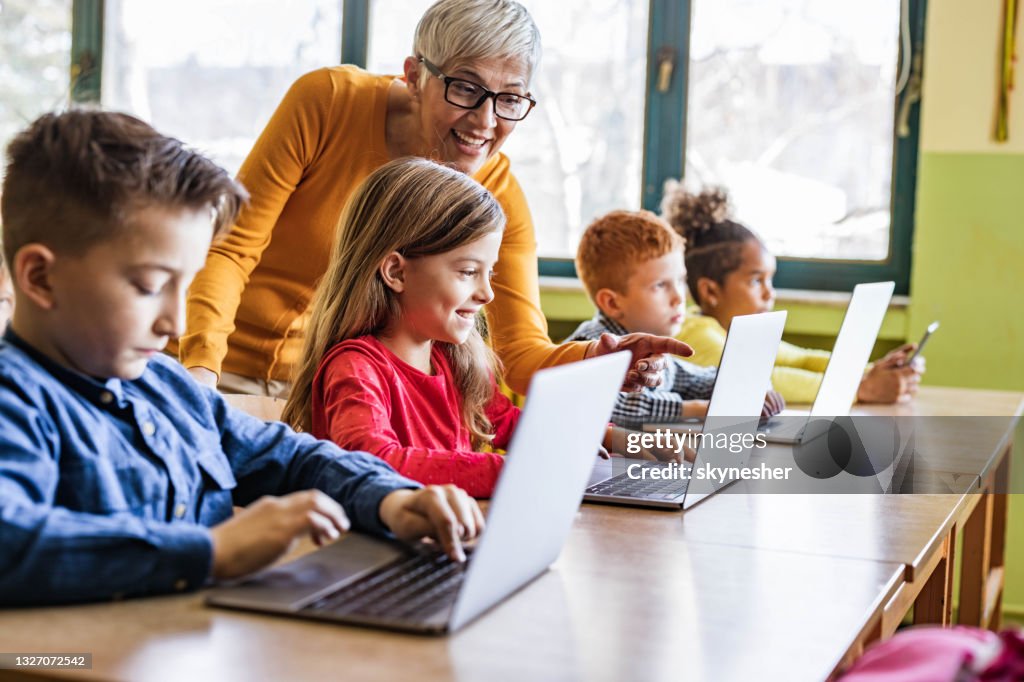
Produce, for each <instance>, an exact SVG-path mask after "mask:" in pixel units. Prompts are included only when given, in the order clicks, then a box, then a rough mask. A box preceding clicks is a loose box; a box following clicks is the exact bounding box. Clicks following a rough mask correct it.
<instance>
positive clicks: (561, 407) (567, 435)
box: [449, 352, 630, 630]
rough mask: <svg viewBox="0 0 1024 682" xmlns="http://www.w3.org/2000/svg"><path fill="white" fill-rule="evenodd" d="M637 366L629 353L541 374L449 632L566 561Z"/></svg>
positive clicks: (510, 451)
mask: <svg viewBox="0 0 1024 682" xmlns="http://www.w3.org/2000/svg"><path fill="white" fill-rule="evenodd" d="M629 364H630V354H629V353H625V352H623V353H615V354H612V355H605V356H601V357H597V358H594V359H592V360H584V361H582V362H576V363H572V364H569V365H562V366H559V367H553V368H551V369H546V370H541V371H539V372H537V373H536V374H535V375H534V376H533V380H532V381H531V383H530V390H529V393H528V396H527V400H526V407H525V408H524V409H523V413H522V414H521V415H520V417H519V424H518V425H517V426H516V431H515V434H514V435H513V437H512V443H511V445H510V446H509V449H508V459H507V460H506V461H505V465H504V469H503V470H502V473H501V478H500V479H499V480H498V485H497V488H496V489H495V491H494V497H493V498H492V500H491V505H490V509H489V510H488V514H487V528H486V530H485V531H484V534H483V537H482V538H481V539H480V543H479V545H478V546H477V548H476V550H475V551H474V553H473V561H472V562H470V565H469V568H468V569H467V573H466V578H465V582H464V583H463V585H462V589H461V590H460V591H459V596H458V598H457V600H456V602H455V607H454V609H453V610H452V617H451V621H450V622H449V629H451V630H457V629H458V628H460V627H461V626H462V625H464V624H465V623H467V622H468V621H470V620H472V619H473V618H475V617H476V616H477V615H479V614H480V613H482V612H483V611H485V610H487V609H488V608H490V607H491V606H493V605H494V604H496V603H497V602H499V601H501V600H502V599H504V598H505V597H507V596H508V595H509V594H511V593H512V592H514V591H515V590H517V589H518V588H519V587H521V586H522V585H524V584H525V583H527V582H528V581H530V580H531V579H533V578H534V577H536V576H537V575H538V574H540V573H541V572H542V571H544V570H545V569H547V567H548V566H550V565H551V563H552V562H553V561H554V560H555V558H557V557H558V553H559V552H560V551H561V549H562V545H563V544H564V543H565V538H566V537H567V536H568V534H569V529H570V527H571V526H572V521H573V519H574V518H575V516H576V512H577V510H578V509H579V505H580V499H581V498H582V496H583V489H584V487H585V486H586V483H587V477H588V476H589V475H590V469H591V467H592V466H593V464H594V458H595V457H596V456H597V448H598V445H600V443H601V440H602V438H603V436H604V432H605V428H606V427H607V425H608V418H609V417H610V416H611V413H612V407H613V405H614V404H615V398H616V397H617V395H618V392H619V388H621V386H622V380H623V378H624V377H625V375H626V370H627V369H628V367H629Z"/></svg>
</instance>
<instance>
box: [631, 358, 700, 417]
mask: <svg viewBox="0 0 1024 682" xmlns="http://www.w3.org/2000/svg"><path fill="white" fill-rule="evenodd" d="M667 362H668V364H667V366H666V369H665V374H664V375H663V383H662V385H661V386H659V387H658V388H656V389H647V390H644V391H639V392H636V393H620V394H619V396H618V398H616V400H615V407H614V408H613V409H612V422H613V423H615V424H617V425H619V426H623V427H626V428H632V429H640V428H643V425H644V424H652V423H670V422H678V421H680V420H682V419H689V418H701V417H703V416H704V414H705V413H706V412H707V399H708V398H710V397H711V393H712V391H713V390H714V387H715V378H716V377H717V376H718V369H717V368H716V367H698V366H697V365H694V364H691V363H689V362H685V361H683V360H680V359H679V358H676V357H670V358H668V360H667Z"/></svg>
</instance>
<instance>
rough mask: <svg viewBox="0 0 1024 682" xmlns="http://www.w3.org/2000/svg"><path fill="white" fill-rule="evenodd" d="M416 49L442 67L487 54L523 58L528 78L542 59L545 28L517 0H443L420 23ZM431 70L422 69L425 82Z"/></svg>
mask: <svg viewBox="0 0 1024 682" xmlns="http://www.w3.org/2000/svg"><path fill="white" fill-rule="evenodd" d="M412 50H413V54H414V55H415V56H416V57H425V58H426V59H428V60H430V61H431V62H433V63H434V64H436V65H437V67H438V68H439V69H441V70H442V71H445V70H454V69H457V68H459V67H462V66H465V65H466V64H467V63H469V62H475V61H479V60H484V59H514V60H520V61H522V62H523V65H524V66H525V67H526V80H527V82H529V81H530V79H531V78H532V76H533V70H534V68H535V67H536V66H537V64H538V63H540V52H541V48H540V31H538V30H537V25H536V24H535V23H533V17H531V16H530V13H529V12H527V11H526V8H525V7H523V6H522V5H520V4H519V3H518V2H515V0H438V2H435V3H434V4H433V5H431V6H430V7H429V8H428V9H427V11H426V12H424V14H423V16H422V17H421V18H420V22H419V23H418V24H417V25H416V35H415V37H414V38H413V44H412ZM429 75H430V74H429V72H427V71H426V69H422V70H421V76H420V84H421V85H422V84H423V83H424V82H425V81H426V79H427V78H428V77H429Z"/></svg>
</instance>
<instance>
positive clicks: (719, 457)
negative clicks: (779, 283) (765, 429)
mask: <svg viewBox="0 0 1024 682" xmlns="http://www.w3.org/2000/svg"><path fill="white" fill-rule="evenodd" d="M785 326H786V311H784V310H780V311H776V312H772V313H759V314H757V315H739V316H737V317H734V318H732V322H730V324H729V335H728V336H727V337H726V340H725V348H724V349H723V350H722V359H721V361H720V362H719V364H718V377H717V378H716V379H715V388H714V391H713V392H712V394H711V403H710V404H709V405H708V416H707V418H706V419H705V420H704V429H703V432H702V435H712V434H717V433H726V434H729V437H730V439H732V440H733V442H735V443H738V442H739V441H743V442H745V443H752V442H753V436H754V434H755V433H756V432H757V425H758V421H759V419H760V416H761V409H762V407H763V406H764V396H765V394H766V393H767V392H768V390H769V389H770V388H771V382H772V369H773V368H774V367H775V356H776V354H777V353H778V351H779V342H780V341H781V340H782V330H783V328H784V327H785ZM751 447H752V445H751V446H750V447H746V446H743V447H739V446H737V447H729V448H722V447H715V448H713V449H712V448H706V447H700V448H698V449H697V459H696V461H694V466H695V467H699V466H702V465H705V464H710V465H711V466H714V467H716V468H720V469H732V468H740V467H743V466H745V465H746V463H747V461H748V460H749V458H750V450H751ZM732 480H733V479H728V478H727V479H724V480H719V481H712V480H708V479H698V478H693V479H691V480H690V484H689V486H688V487H687V489H686V498H685V501H684V503H683V508H684V509H689V508H690V507H692V506H693V505H695V504H697V502H700V501H701V500H702V499H704V498H705V497H707V496H708V495H711V494H712V493H714V492H716V491H717V490H719V489H720V488H723V487H724V486H725V485H728V484H729V483H731V482H732Z"/></svg>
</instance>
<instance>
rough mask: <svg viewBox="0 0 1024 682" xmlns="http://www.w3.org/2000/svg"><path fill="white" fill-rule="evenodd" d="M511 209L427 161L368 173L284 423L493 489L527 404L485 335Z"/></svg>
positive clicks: (481, 493) (404, 466) (319, 304)
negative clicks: (506, 388) (507, 388)
mask: <svg viewBox="0 0 1024 682" xmlns="http://www.w3.org/2000/svg"><path fill="white" fill-rule="evenodd" d="M504 226H505V215H504V213H503V212H502V210H501V207H500V206H499V205H498V203H497V202H496V201H495V199H494V197H492V196H491V194H490V193H489V192H488V191H487V190H486V189H484V188H483V187H482V186H481V185H479V184H478V183H477V182H476V181H474V180H473V179H472V178H470V177H469V176H467V175H465V174H463V173H460V172H458V171H456V170H453V169H450V168H447V167H445V166H440V165H437V164H435V163H433V162H430V161H427V160H424V159H422V158H406V159H399V160H396V161H392V162H390V163H388V164H386V165H384V166H382V167H381V168H379V169H378V170H376V171H375V172H374V173H372V174H371V175H370V176H369V177H367V179H366V180H365V181H364V183H363V184H362V185H361V186H360V188H359V189H358V190H356V193H355V194H354V195H353V197H352V199H351V200H350V202H349V205H348V207H347V208H346V210H345V213H344V215H343V216H342V219H341V227H340V230H339V233H338V241H337V243H336V245H335V247H334V250H333V252H332V254H331V263H330V265H329V267H328V269H327V272H326V274H325V275H324V278H323V279H322V280H321V282H320V286H319V287H318V290H317V293H316V297H315V298H314V301H313V312H312V316H311V319H310V323H309V328H308V329H309V332H308V334H307V337H306V342H305V347H304V349H303V354H302V358H301V361H300V363H299V365H298V374H297V376H296V379H295V383H294V386H293V390H292V393H291V397H290V398H289V400H288V403H287V405H286V406H285V410H284V420H285V421H287V422H288V423H290V424H291V425H292V426H293V427H295V428H296V429H297V430H303V431H308V432H310V433H312V434H313V435H314V436H316V437H317V438H327V439H329V440H332V441H334V442H335V443H337V444H338V445H340V446H342V447H344V448H348V449H350V450H363V451H366V452H371V453H373V454H375V455H377V456H378V457H380V458H382V459H384V460H385V461H386V462H388V463H389V464H391V465H392V466H393V467H394V468H395V469H397V470H398V471H399V472H401V473H402V474H404V475H406V476H408V477H410V478H413V479H415V480H418V481H420V482H422V483H427V484H430V483H439V484H440V483H453V484H455V485H457V486H459V487H461V488H463V489H465V490H466V491H467V492H468V493H470V494H471V495H473V496H475V497H488V496H490V494H491V493H492V491H493V490H494V485H495V482H496V481H497V479H498V474H499V473H500V472H501V465H502V461H503V457H502V456H501V455H499V454H495V453H493V452H481V451H480V450H481V448H482V447H483V446H485V445H487V446H490V447H491V448H495V449H503V448H505V447H506V446H507V444H508V441H509V438H510V437H511V435H512V431H513V430H514V428H515V425H516V422H517V420H518V418H519V409H518V408H516V407H515V406H514V405H513V404H512V403H511V402H510V401H509V399H508V398H507V397H505V396H504V395H503V394H502V393H501V392H500V391H498V388H497V384H496V382H495V374H496V373H497V368H498V364H497V360H496V358H495V356H494V354H493V353H492V352H491V350H490V348H489V347H488V346H487V344H486V343H485V342H484V339H483V338H482V336H481V332H480V328H479V324H480V323H481V321H482V317H481V316H480V315H479V312H480V310H481V308H482V307H483V306H484V305H486V304H487V303H489V302H490V301H491V299H492V298H493V297H494V293H493V292H492V291H491V283H490V280H491V276H492V275H493V270H492V268H493V267H494V263H495V262H496V261H497V259H498V249H499V246H500V245H501V237H502V231H503V229H504Z"/></svg>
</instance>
